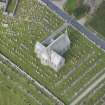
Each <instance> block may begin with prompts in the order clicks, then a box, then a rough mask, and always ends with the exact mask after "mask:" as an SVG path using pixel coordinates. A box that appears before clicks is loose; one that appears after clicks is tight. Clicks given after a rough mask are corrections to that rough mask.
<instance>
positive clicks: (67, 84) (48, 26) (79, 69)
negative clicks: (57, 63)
mask: <svg viewBox="0 0 105 105" xmlns="http://www.w3.org/2000/svg"><path fill="white" fill-rule="evenodd" d="M0 16H1V18H0V53H2V54H3V55H5V56H6V57H7V58H9V59H10V60H11V61H12V62H13V63H15V64H16V65H17V66H18V67H19V68H21V69H22V70H24V71H25V72H27V73H28V74H29V75H30V76H32V77H33V78H34V79H35V80H37V81H38V82H39V83H41V84H42V85H44V86H45V87H46V88H47V89H49V90H50V91H51V92H52V93H53V94H54V95H55V96H57V97H58V98H59V99H61V100H62V101H63V102H64V103H65V104H66V105H69V103H70V102H71V101H72V99H74V97H75V96H76V95H78V94H80V91H81V90H84V88H85V86H86V85H87V83H90V81H91V80H92V78H93V77H94V76H95V75H96V74H98V73H99V72H105V69H104V68H105V53H104V52H103V51H101V50H100V49H99V48H97V47H96V46H95V45H93V44H92V43H91V42H90V41H88V40H87V39H86V38H84V37H83V36H82V35H81V34H80V33H78V32H76V31H75V30H74V29H72V28H71V27H68V34H69V37H70V40H71V46H70V49H69V51H68V52H67V53H66V54H65V55H64V56H65V58H66V64H65V66H64V67H63V68H62V69H61V70H60V71H59V72H58V73H56V72H54V70H52V69H50V68H49V67H47V66H43V65H41V63H40V61H39V60H38V59H37V57H36V54H35V53H34V46H35V43H36V41H41V40H43V38H45V37H46V36H47V35H49V34H51V33H52V32H53V31H55V30H56V29H57V28H58V27H60V26H61V25H62V24H63V20H61V19H60V18H58V16H56V15H55V14H53V13H52V12H51V11H50V10H49V9H48V8H46V7H45V6H42V5H41V4H39V3H38V2H37V1H36V0H32V1H31V2H29V0H23V1H20V3H19V7H18V11H17V15H16V16H15V17H14V18H10V17H4V16H2V12H0ZM5 26H6V27H5ZM0 61H1V59H0ZM1 65H2V64H1ZM5 67H6V69H5V70H7V71H6V72H7V74H8V71H9V69H13V68H12V67H10V66H9V65H8V66H7V65H6V64H5ZM2 68H3V67H2V66H0V69H1V70H2ZM0 75H1V74H0ZM10 75H11V76H13V78H14V79H15V77H16V76H14V75H18V74H14V75H12V74H11V73H10ZM3 78H5V76H3ZM17 78H18V79H17V80H16V82H18V84H20V85H22V86H23V87H24V89H28V90H31V89H32V90H33V91H34V92H33V91H32V92H31V94H32V95H34V96H35V97H38V96H39V97H38V100H39V102H41V103H43V105H51V104H52V105H53V104H54V102H53V101H52V98H48V97H46V96H45V95H44V94H43V95H42V94H41V96H42V97H41V96H40V94H38V93H40V92H38V93H37V91H39V90H38V89H36V88H35V89H34V87H35V86H33V85H32V88H31V87H30V85H29V84H27V80H24V79H25V78H23V77H20V76H17ZM1 81H2V78H1ZM3 81H4V82H5V85H9V86H10V87H11V88H13V89H15V91H16V92H18V91H19V92H18V93H17V95H16V96H15V93H11V91H9V90H8V88H6V91H7V92H6V93H5V90H3V89H5V88H3V87H1V88H0V92H3V91H4V93H2V94H0V95H1V96H0V98H1V100H2V97H4V96H5V94H7V96H8V95H9V94H8V93H10V94H11V96H13V97H14V101H13V102H15V103H17V99H16V100H15V97H16V98H18V97H19V95H20V96H22V97H25V98H26V100H27V98H28V96H27V95H25V96H24V94H26V93H22V92H20V91H21V90H19V89H18V88H14V87H17V86H16V85H11V84H14V82H12V81H11V80H10V81H11V82H10V84H8V82H9V81H7V80H5V79H3ZM6 81H7V83H6ZM23 82H24V83H23ZM22 83H23V84H22ZM5 85H3V86H4V87H5ZM30 88H31V89H30ZM2 90H3V91H2ZM3 95H4V96H3ZM44 97H45V99H44ZM3 99H4V100H3V101H2V102H5V100H8V99H5V98H3ZM9 100H11V99H9ZM19 100H20V98H19ZM46 100H47V101H46ZM33 101H34V100H32V98H29V102H30V103H32V105H37V104H38V103H37V104H35V103H34V102H33ZM10 102H11V101H10ZM35 102H36V101H35ZM47 102H48V104H46V103H47ZM33 103H34V104H33ZM0 105H1V104H0ZM8 105H12V103H10V104H8ZM13 105H14V103H13ZM17 105H29V104H26V102H24V98H23V99H22V101H21V103H20V104H18V103H17Z"/></svg>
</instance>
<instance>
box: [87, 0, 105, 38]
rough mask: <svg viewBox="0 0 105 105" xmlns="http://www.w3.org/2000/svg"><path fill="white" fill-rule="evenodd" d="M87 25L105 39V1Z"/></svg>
mask: <svg viewBox="0 0 105 105" xmlns="http://www.w3.org/2000/svg"><path fill="white" fill-rule="evenodd" d="M87 24H88V25H90V26H91V27H92V28H93V29H95V30H96V31H97V32H99V33H100V34H101V35H102V36H104V37H105V1H104V2H103V3H102V4H101V5H100V7H99V8H98V10H97V11H96V13H95V14H94V16H93V17H92V19H90V21H89V22H88V23H87Z"/></svg>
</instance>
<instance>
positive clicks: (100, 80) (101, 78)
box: [70, 73, 105, 105]
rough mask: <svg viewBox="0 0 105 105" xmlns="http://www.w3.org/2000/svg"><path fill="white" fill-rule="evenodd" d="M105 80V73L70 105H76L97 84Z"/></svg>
mask: <svg viewBox="0 0 105 105" xmlns="http://www.w3.org/2000/svg"><path fill="white" fill-rule="evenodd" d="M104 79H105V73H102V75H101V76H100V77H99V78H97V79H96V80H95V82H94V83H93V84H91V85H90V86H89V87H88V88H86V90H85V91H84V92H82V93H81V94H80V95H79V96H78V97H77V98H76V99H74V101H72V103H70V105H76V104H77V103H78V102H79V101H80V100H81V99H82V98H84V97H85V96H86V95H87V94H88V93H90V92H91V91H92V90H93V89H94V88H95V87H96V86H98V84H99V83H101V82H102V81H103V80H104Z"/></svg>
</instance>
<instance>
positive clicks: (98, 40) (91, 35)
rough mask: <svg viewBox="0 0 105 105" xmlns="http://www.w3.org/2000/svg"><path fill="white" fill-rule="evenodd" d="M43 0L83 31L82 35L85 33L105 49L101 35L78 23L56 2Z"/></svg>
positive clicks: (74, 26) (73, 25)
mask: <svg viewBox="0 0 105 105" xmlns="http://www.w3.org/2000/svg"><path fill="white" fill-rule="evenodd" d="M41 1H42V2H44V3H45V4H46V5H47V6H48V7H49V8H50V9H51V10H52V11H53V12H55V13H56V14H58V15H59V16H60V17H62V18H63V19H64V20H65V21H67V22H68V23H69V25H71V26H72V27H73V28H75V29H76V30H77V31H79V32H80V33H82V35H84V36H85V37H87V38H88V39H89V40H91V41H92V42H93V43H95V44H96V45H97V46H98V47H100V48H102V49H104V50H105V41H104V40H103V39H101V38H100V37H98V36H97V35H96V34H95V33H93V32H91V31H89V30H88V29H87V28H86V27H85V26H83V25H81V24H80V23H78V22H77V20H76V19H74V18H73V16H70V15H68V14H67V13H66V12H64V11H63V10H61V9H60V8H58V7H57V6H56V5H55V4H53V3H52V2H51V0H41Z"/></svg>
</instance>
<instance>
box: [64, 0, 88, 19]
mask: <svg viewBox="0 0 105 105" xmlns="http://www.w3.org/2000/svg"><path fill="white" fill-rule="evenodd" d="M64 9H65V11H67V12H68V13H69V14H73V15H74V16H75V17H76V18H81V17H83V16H84V15H85V14H86V13H87V12H88V11H89V7H88V6H86V5H84V4H83V0H67V2H66V3H65V5H64Z"/></svg>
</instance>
